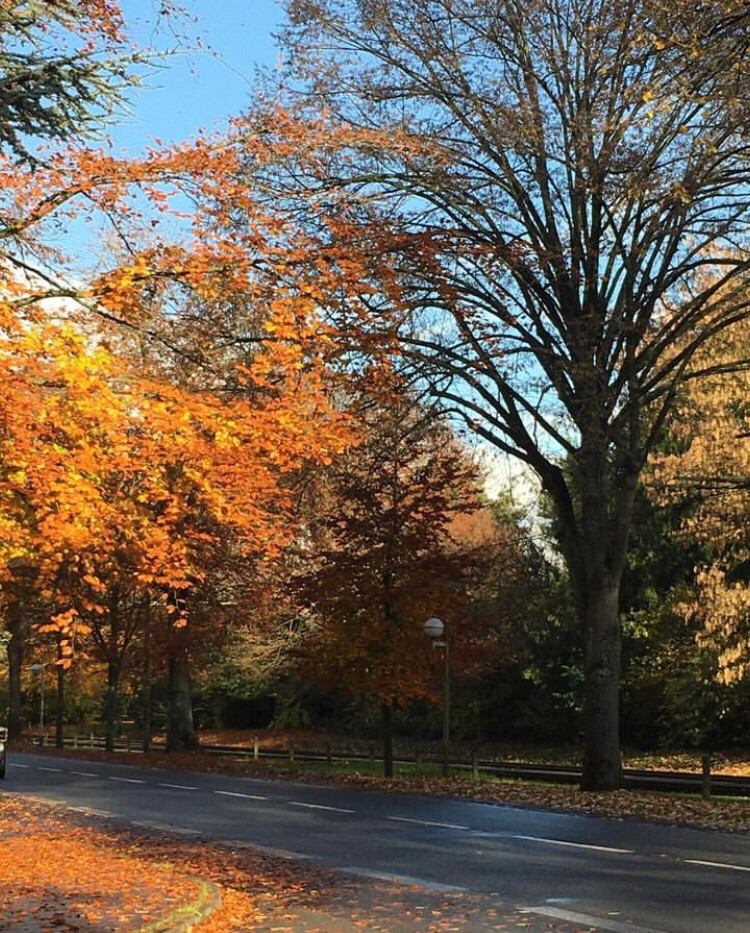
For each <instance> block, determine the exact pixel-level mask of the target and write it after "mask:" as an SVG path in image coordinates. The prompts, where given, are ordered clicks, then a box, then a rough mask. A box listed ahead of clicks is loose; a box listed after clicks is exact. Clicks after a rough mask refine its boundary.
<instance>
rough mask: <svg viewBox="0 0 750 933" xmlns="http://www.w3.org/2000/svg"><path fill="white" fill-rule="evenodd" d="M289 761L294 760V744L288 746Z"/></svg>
mask: <svg viewBox="0 0 750 933" xmlns="http://www.w3.org/2000/svg"><path fill="white" fill-rule="evenodd" d="M289 761H294V746H293V745H290V746H289Z"/></svg>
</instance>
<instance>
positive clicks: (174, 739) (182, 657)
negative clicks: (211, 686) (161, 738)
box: [167, 647, 198, 752]
mask: <svg viewBox="0 0 750 933" xmlns="http://www.w3.org/2000/svg"><path fill="white" fill-rule="evenodd" d="M197 747H198V739H197V737H196V734H195V728H194V726H193V701H192V698H191V696H190V677H189V667H188V658H187V651H186V650H185V649H184V648H182V647H177V648H175V649H173V651H172V654H171V656H170V658H169V713H168V718H167V751H168V752H175V751H185V750H186V749H193V748H197Z"/></svg>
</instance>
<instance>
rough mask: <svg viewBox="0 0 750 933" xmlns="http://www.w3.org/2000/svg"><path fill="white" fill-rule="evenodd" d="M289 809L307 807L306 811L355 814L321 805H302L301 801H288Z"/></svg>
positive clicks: (352, 811) (339, 808) (350, 811)
mask: <svg viewBox="0 0 750 933" xmlns="http://www.w3.org/2000/svg"><path fill="white" fill-rule="evenodd" d="M289 806H290V807H307V809H308V810H330V811H331V813H356V812H357V811H356V810H345V809H344V808H343V807H325V806H323V804H322V803H303V802H302V801H301V800H290V801H289Z"/></svg>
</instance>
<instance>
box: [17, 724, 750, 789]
mask: <svg viewBox="0 0 750 933" xmlns="http://www.w3.org/2000/svg"><path fill="white" fill-rule="evenodd" d="M35 742H36V743H37V744H40V745H41V744H43V745H52V744H53V741H52V740H51V739H50V737H49V736H44V737H43V738H39V737H37V738H36V739H35ZM151 744H152V748H154V749H163V748H164V741H163V740H155V741H153V742H152V743H151ZM64 745H65V747H66V748H81V749H87V748H91V749H104V747H105V739H104V737H103V736H98V735H94V734H93V733H91V734H89V735H74V736H65V738H64ZM114 750H115V751H125V752H131V753H139V752H142V751H143V745H142V741H141V740H138V739H134V738H126V739H122V738H119V739H117V740H116V741H115V744H114ZM200 750H201V751H202V752H206V753H207V754H210V755H221V756H226V757H233V758H236V759H254V760H259V759H261V758H265V759H276V760H280V759H286V760H287V761H292V762H297V763H304V762H310V763H327V764H333V763H335V762H351V763H356V762H378V761H382V759H381V758H379V757H378V756H377V755H376V754H375V753H374V751H371V752H370V753H367V752H347V753H344V752H341V751H335V750H333V749H332V748H330V749H324V750H314V749H296V748H294V747H293V746H290V747H288V748H286V749H280V748H263V747H261V745H260V743H259V742H258V740H257V739H255V740H254V741H253V745H252V747H245V746H237V745H203V744H201V746H200ZM440 761H441V759H440V758H439V757H438V756H432V755H416V756H414V757H405V756H395V757H394V763H395V764H399V765H415V766H417V767H418V766H419V765H422V764H430V765H438V764H439V763H440ZM450 767H451V770H452V771H453V772H454V773H462V772H465V773H468V774H469V775H473V776H474V777H478V776H479V774H480V772H481V773H482V774H485V775H491V776H493V777H498V778H505V779H508V780H524V781H543V782H546V783H550V784H568V785H574V784H579V783H580V780H581V770H580V768H578V767H577V766H575V765H547V764H528V763H525V762H498V761H492V760H489V759H479V758H477V757H476V756H472V758H471V760H467V759H460V758H457V759H455V760H453V759H452V760H451V763H450ZM622 786H623V788H625V789H626V790H650V791H668V792H670V793H684V794H702V795H703V796H704V797H707V796H709V795H715V796H732V797H750V776H741V777H735V776H731V775H723V774H711V772H710V764H709V762H708V761H707V759H706V757H705V756H704V759H703V769H702V771H701V772H686V771H647V770H642V769H636V768H624V769H623V772H622Z"/></svg>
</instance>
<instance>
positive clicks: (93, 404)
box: [0, 124, 363, 636]
mask: <svg viewBox="0 0 750 933" xmlns="http://www.w3.org/2000/svg"><path fill="white" fill-rule="evenodd" d="M277 156H278V153H275V154H274V153H270V152H269V151H267V150H266V149H265V148H264V145H263V143H262V140H260V141H259V140H258V138H255V137H253V136H252V135H250V134H249V133H248V130H247V128H246V127H244V126H242V125H241V124H237V125H236V126H235V127H234V128H233V129H232V130H231V131H230V132H229V134H228V135H227V136H226V137H225V138H223V139H216V140H212V141H211V142H209V141H206V140H203V139H199V140H198V141H197V142H196V143H194V144H190V145H184V146H178V147H175V148H173V149H168V150H164V151H160V152H154V153H151V154H150V155H149V156H148V157H147V158H145V159H143V160H141V161H138V162H129V161H123V160H118V159H114V158H112V157H111V156H109V155H106V154H103V153H92V152H90V151H80V150H78V151H69V152H66V153H61V154H59V155H58V156H55V157H53V158H51V159H50V162H49V164H48V165H47V166H45V167H41V168H37V169H36V170H35V171H27V170H25V169H23V168H22V167H21V168H19V167H18V166H14V165H12V164H11V162H10V161H8V160H6V161H4V162H3V161H0V190H3V198H4V201H5V206H6V212H5V216H6V218H11V219H10V220H7V221H6V228H5V243H6V248H5V250H4V251H3V253H2V254H1V255H0V267H1V268H2V283H1V285H2V298H3V300H2V302H0V379H2V381H3V385H4V387H5V389H6V391H5V392H4V393H3V401H2V402H0V424H1V425H2V433H1V435H0V531H1V532H2V543H1V544H0V575H2V576H4V577H5V578H6V579H7V578H9V576H10V575H11V571H10V570H9V567H11V568H12V567H13V566H17V565H18V562H19V561H23V562H26V563H30V564H31V565H33V567H34V570H35V573H36V574H37V578H38V584H39V586H40V587H41V589H42V590H43V592H44V594H45V595H46V596H47V597H48V598H49V599H51V600H57V602H58V611H57V612H56V614H55V616H54V619H53V625H54V626H56V627H57V629H58V630H60V631H62V632H63V634H64V635H65V636H69V635H70V634H71V632H72V630H73V629H74V628H75V626H76V624H78V620H77V616H76V612H75V611H74V610H73V608H72V606H71V605H70V604H69V603H68V602H67V596H66V597H65V598H63V596H62V595H61V594H62V593H68V592H69V590H70V587H69V586H67V585H65V586H63V585H62V583H61V581H62V580H63V578H65V579H66V580H70V578H71V576H73V577H75V578H76V579H79V580H82V581H84V582H85V583H86V585H87V593H88V594H89V596H88V597H87V598H88V599H89V600H90V604H89V605H87V606H85V608H86V609H87V611H93V612H96V611H101V612H104V611H105V610H104V607H103V606H100V605H99V604H98V602H97V599H96V594H97V593H100V594H102V596H103V594H104V593H105V590H106V585H107V579H108V575H109V574H113V573H114V572H115V568H118V567H119V568H123V567H124V568H125V569H126V570H127V573H128V575H129V579H130V580H131V581H132V582H133V583H134V584H135V585H137V586H139V587H142V588H143V589H145V590H147V591H148V590H151V591H153V592H155V593H158V594H161V595H162V597H163V598H164V599H165V600H167V601H169V600H170V594H174V593H180V594H184V593H185V591H187V590H189V589H190V587H191V586H194V585H195V584H196V583H198V582H200V580H201V577H202V572H203V571H202V566H203V560H202V558H203V555H205V552H206V548H210V547H211V544H212V541H213V539H214V529H215V528H216V527H217V526H222V527H224V528H230V529H231V530H232V531H233V533H234V534H236V536H237V537H238V539H239V540H240V541H241V542H242V545H243V547H245V548H248V549H252V550H253V551H254V552H256V553H268V552H273V551H274V549H276V548H278V547H279V546H280V544H281V543H282V542H283V541H284V540H285V538H286V537H287V536H288V535H289V533H290V525H289V521H288V516H285V510H286V507H287V506H288V505H289V498H288V497H289V494H288V490H287V485H288V484H287V483H286V482H285V480H284V475H285V474H287V473H289V472H290V471H293V470H295V469H296V468H298V467H299V466H300V465H301V464H302V463H303V462H309V461H310V460H312V461H317V462H327V461H328V460H329V459H330V457H331V456H332V454H333V453H335V452H336V451H338V450H340V449H341V448H342V447H343V446H345V445H346V444H347V443H348V442H349V441H350V435H349V430H348V427H347V424H346V419H345V418H344V417H343V416H341V415H340V414H337V413H335V412H334V411H333V409H332V406H331V404H330V401H329V397H328V396H329V393H328V388H327V380H328V372H329V370H328V365H327V364H328V359H327V356H328V353H329V350H330V349H331V348H332V347H333V340H332V335H331V333H330V331H329V330H328V329H327V328H326V326H325V325H324V324H323V322H322V320H321V319H320V316H319V314H318V313H317V298H318V297H319V296H321V295H323V293H326V294H330V293H333V292H335V293H337V294H339V295H341V296H345V295H346V294H347V293H348V292H351V293H352V294H356V293H357V292H359V290H360V289H361V288H362V287H363V285H362V276H360V275H359V274H358V270H357V269H355V268H353V266H352V265H348V266H346V268H345V269H343V268H342V267H341V265H340V264H339V263H338V262H337V261H336V259H333V260H328V259H326V258H325V257H321V256H320V255H318V254H317V253H316V251H315V242H314V240H313V239H312V238H311V237H310V236H308V235H306V234H305V233H304V232H303V231H299V230H294V229H293V228H292V226H291V224H290V223H288V222H286V221H285V220H284V219H283V218H282V217H281V216H280V215H277V214H276V213H274V211H273V210H272V209H271V208H269V206H268V205H267V204H266V203H265V198H264V197H262V196H259V195H258V192H257V191H254V189H253V186H252V177H251V176H252V165H253V162H254V161H258V160H261V159H268V158H273V157H277ZM248 166H250V168H249V169H248ZM248 173H249V175H250V177H248ZM186 196H189V197H190V199H191V204H192V205H193V209H192V211H191V214H190V216H189V217H185V216H183V208H184V207H185V204H186V201H185V197H186ZM82 217H85V218H94V219H96V220H97V221H100V220H101V218H114V220H115V222H116V227H117V230H118V234H119V236H120V238H121V246H124V247H125V249H124V250H122V249H121V250H120V255H121V256H122V255H124V257H125V258H124V259H120V260H119V261H115V262H113V263H112V265H111V267H110V268H109V269H107V270H106V271H104V272H98V273H97V274H96V275H91V276H88V278H87V279H86V280H85V281H84V283H83V284H78V282H80V279H81V274H80V270H77V272H76V276H75V278H74V277H73V275H72V274H70V273H69V274H68V275H67V277H65V276H63V275H62V274H61V273H59V272H58V270H59V269H60V268H62V267H63V262H64V257H61V256H60V255H59V254H58V253H56V252H54V251H52V250H51V249H50V248H49V246H46V245H45V244H46V243H47V242H48V234H49V233H50V232H52V233H54V232H55V231H56V230H58V229H59V227H60V226H61V225H67V224H68V223H70V221H71V218H72V219H74V220H76V221H78V220H79V219H80V218H82ZM51 270H52V271H51ZM71 283H74V284H71ZM238 306H240V307H241V308H243V309H244V310H243V312H242V317H241V323H242V328H239V327H238V321H237V315H238V311H237V308H238ZM82 308H84V309H86V314H82V313H81V309H82ZM102 319H104V320H109V321H115V322H117V323H118V324H120V325H122V326H123V327H125V328H126V329H127V330H128V331H129V332H130V333H131V334H134V335H135V337H136V339H137V341H138V342H139V345H142V344H143V343H147V344H148V345H149V346H150V347H151V348H152V349H151V356H150V357H149V360H148V366H140V365H139V366H136V365H134V364H133V363H128V362H127V361H126V359H125V356H124V353H123V350H124V348H125V347H126V344H125V342H124V341H123V340H122V338H121V337H119V336H118V337H115V336H113V335H112V334H111V333H110V334H107V333H106V332H104V331H103V329H102V328H101V326H100V324H96V325H94V323H93V322H95V321H98V322H101V320H102ZM239 330H241V332H242V339H240V338H239V337H236V334H237V332H238V331H239ZM84 332H86V335H85V334H84ZM228 335H233V339H232V340H230V339H229V337H228ZM234 338H236V339H234ZM154 348H155V349H154ZM131 349H132V347H131ZM170 353H172V354H174V353H176V354H177V356H176V357H175V356H174V355H169V354H170ZM175 358H176V359H178V360H179V359H182V360H183V361H184V362H185V366H184V368H183V370H178V371H176V370H175V365H174V360H175ZM165 373H171V375H170V376H169V378H167V376H165Z"/></svg>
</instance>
